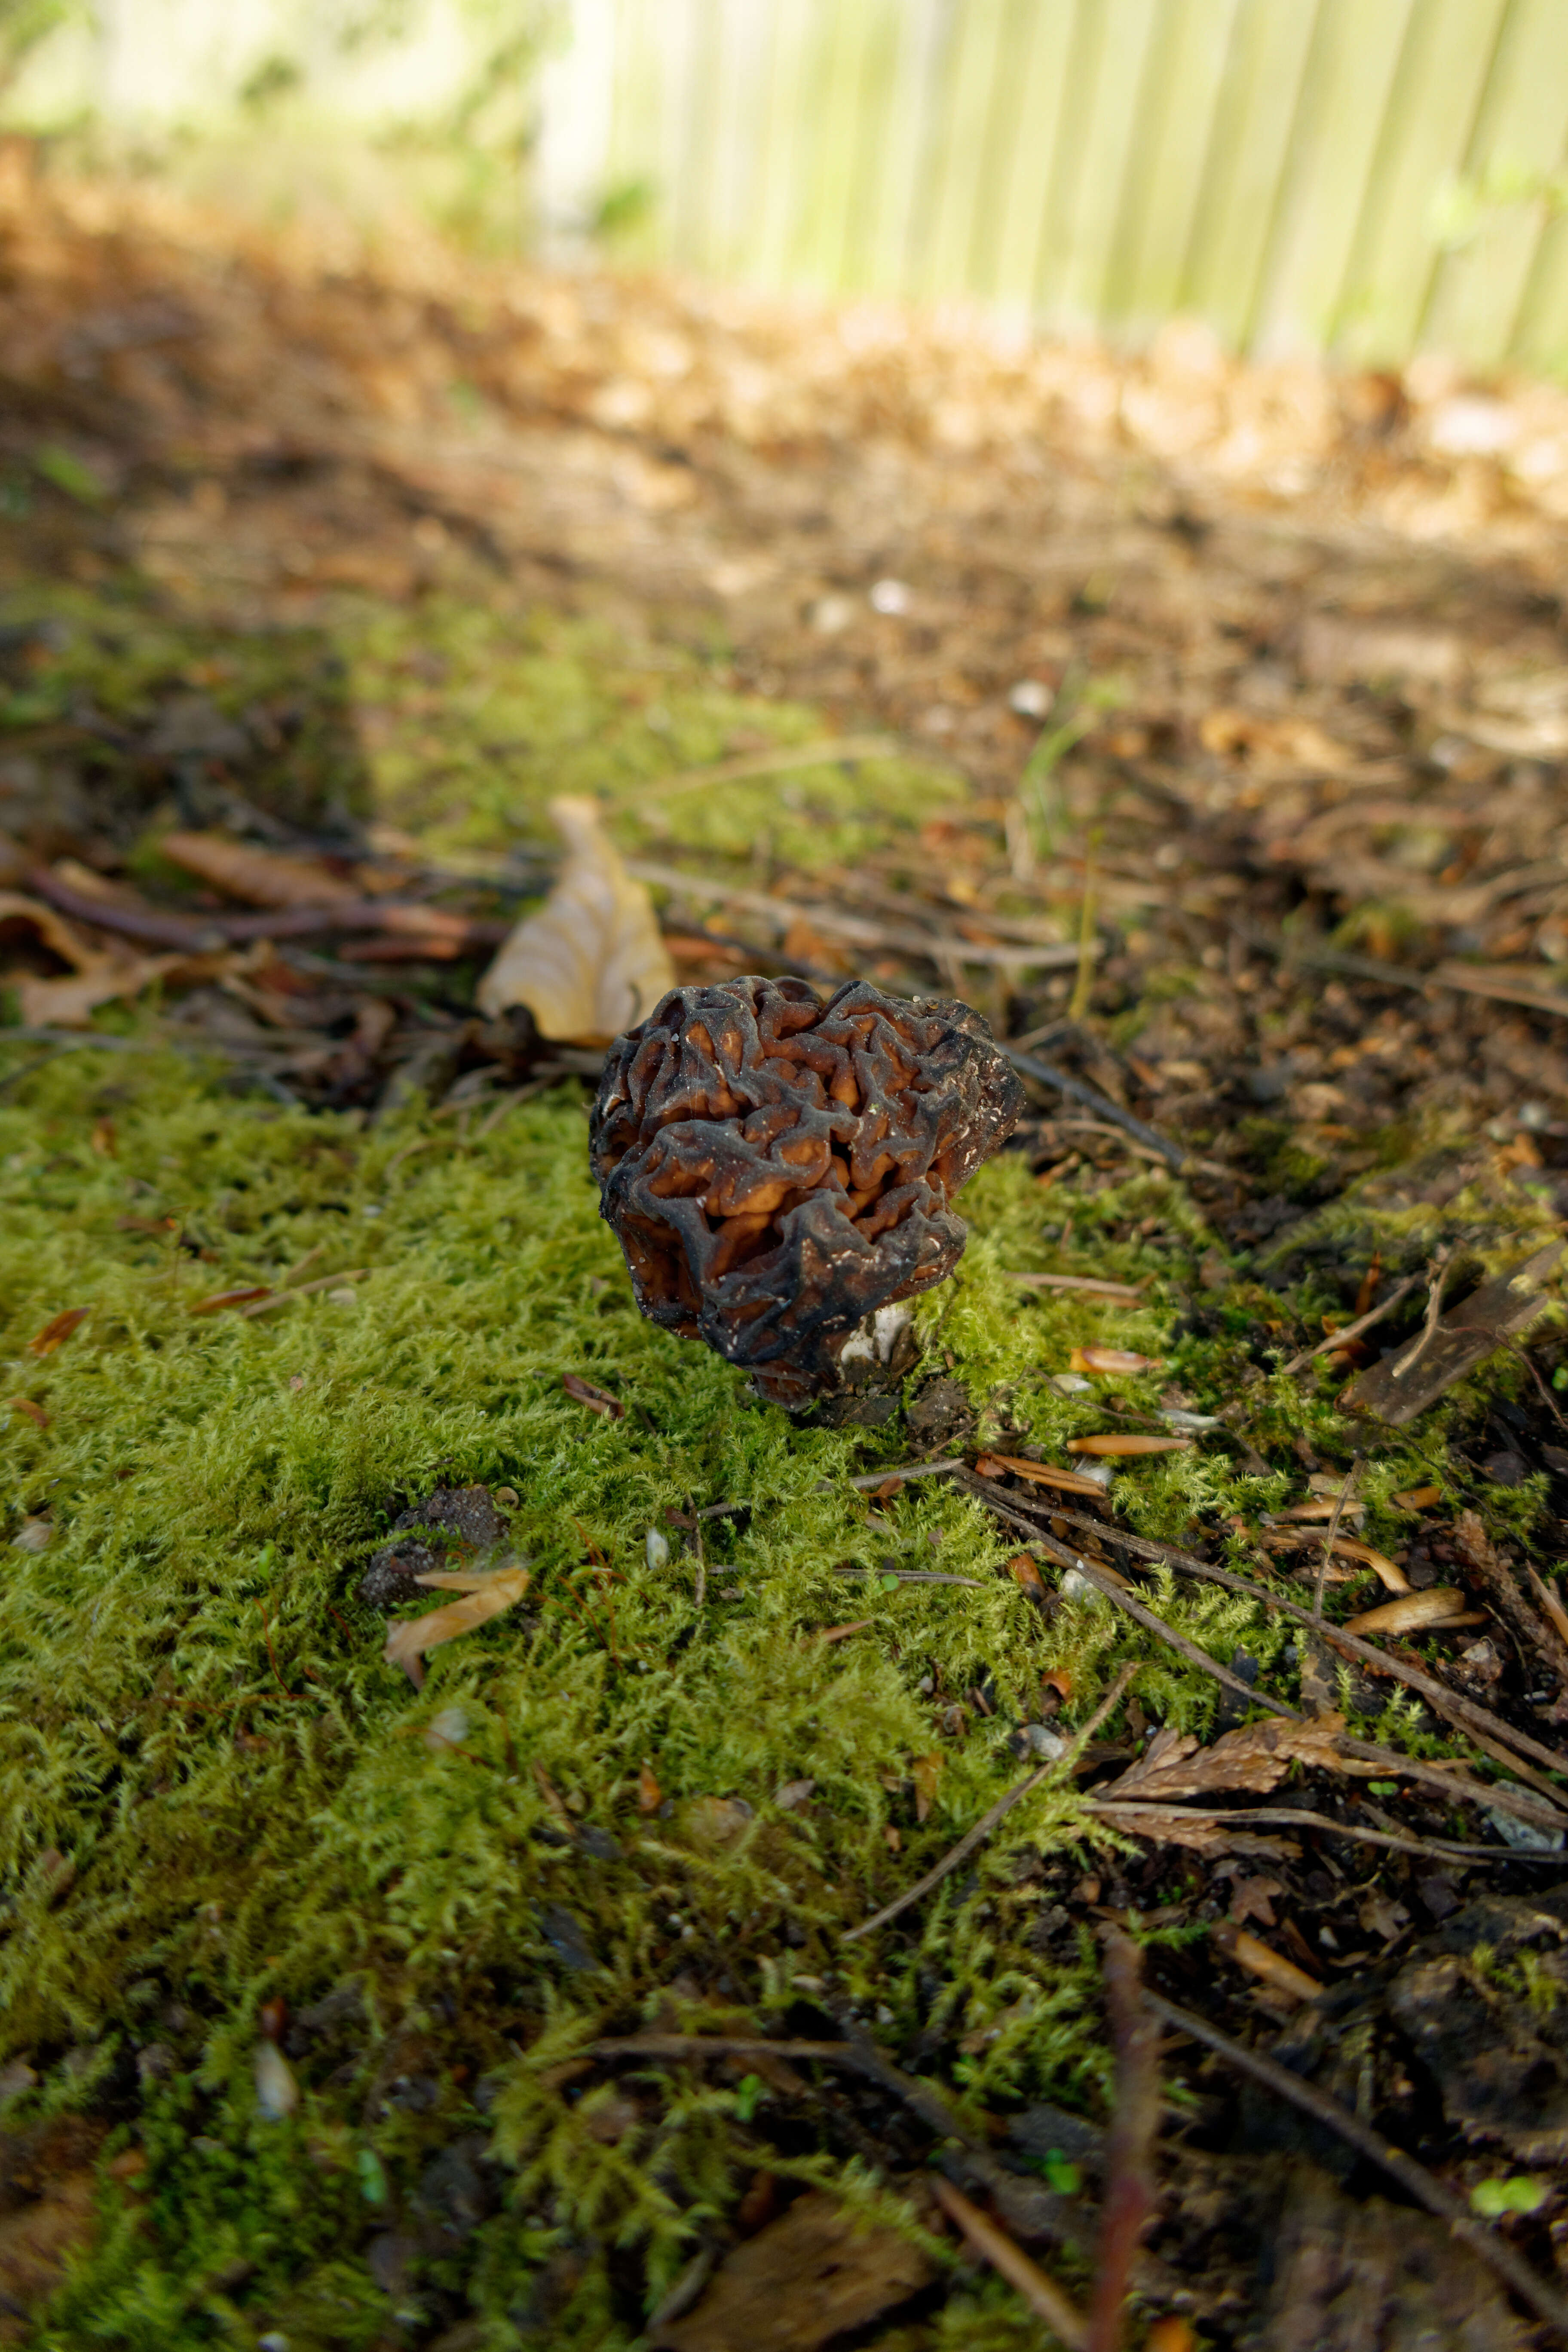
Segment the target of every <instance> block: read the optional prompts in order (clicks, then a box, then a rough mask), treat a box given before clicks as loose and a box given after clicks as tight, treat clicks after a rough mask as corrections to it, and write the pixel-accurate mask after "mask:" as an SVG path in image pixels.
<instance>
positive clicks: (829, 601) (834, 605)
mask: <svg viewBox="0 0 1568 2352" xmlns="http://www.w3.org/2000/svg"><path fill="white" fill-rule="evenodd" d="M854 618H855V604H854V600H853V599H852V598H851V597H848V596H819V597H818V598H817V600H816V604H814V605H813V606H812V607H811V610H810V612H809V613H808V614H806V619H807V620H808V621H809V622H810V623H811V625H812V627H813V628H814V629H815V630H816V633H817V635H819V636H824V637H836V636H837V635H839V633H840V631H842V630H844V629H847V627H848V626H849V625H850V623H851V622H852V621H853V620H854Z"/></svg>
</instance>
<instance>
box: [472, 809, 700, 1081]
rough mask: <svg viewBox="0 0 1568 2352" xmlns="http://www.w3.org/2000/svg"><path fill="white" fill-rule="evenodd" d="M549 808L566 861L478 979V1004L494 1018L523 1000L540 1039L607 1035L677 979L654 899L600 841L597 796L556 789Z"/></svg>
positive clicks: (636, 1017)
mask: <svg viewBox="0 0 1568 2352" xmlns="http://www.w3.org/2000/svg"><path fill="white" fill-rule="evenodd" d="M550 814H551V815H552V817H553V818H554V820H555V823H556V825H557V827H558V828H559V830H560V832H561V834H562V835H563V837H564V840H565V843H566V862H565V864H564V865H563V867H562V869H561V874H560V877H559V879H558V880H557V882H556V885H555V887H554V889H553V890H552V892H551V894H550V896H549V898H547V899H546V900H545V902H544V904H543V906H542V907H541V908H538V910H537V911H536V912H535V913H533V914H531V915H525V916H524V917H523V919H522V920H521V923H519V924H518V926H517V929H515V930H514V931H513V932H512V934H511V937H510V939H509V940H507V941H506V944H505V945H504V946H503V947H502V949H501V950H500V954H499V955H498V956H497V957H496V960H495V961H494V963H492V964H491V966H490V968H489V971H487V972H486V974H485V976H484V978H483V979H482V980H481V981H480V982H479V988H478V990H477V992H476V994H477V999H478V1003H479V1010H480V1011H481V1012H482V1013H486V1014H488V1015H489V1018H490V1019H492V1020H493V1019H495V1018H496V1016H497V1015H498V1014H500V1013H504V1012H505V1011H506V1010H507V1008H508V1006H509V1005H513V1004H525V1005H526V1006H527V1007H528V1009H529V1011H530V1013H532V1015H533V1020H534V1025H535V1027H536V1028H537V1029H538V1031H539V1034H540V1035H541V1036H542V1037H551V1038H555V1039H561V1040H571V1039H575V1040H578V1041H580V1042H582V1043H584V1044H587V1043H595V1044H602V1043H607V1042H608V1041H609V1040H610V1039H611V1038H612V1037H617V1036H619V1035H620V1034H621V1033H622V1031H623V1030H626V1029H632V1028H635V1027H636V1026H637V1023H638V1022H639V1021H641V1020H642V1019H643V1018H644V1017H645V1015H647V1013H651V1012H652V1011H653V1008H654V1006H655V1005H656V1004H657V1003H658V1000H659V998H660V997H661V996H663V995H664V994H665V993H666V992H667V991H668V990H669V989H671V988H673V987H674V986H675V966H674V964H673V963H672V962H671V961H670V960H669V955H668V951H667V950H666V948H665V944H664V941H663V940H662V939H661V938H660V936H659V929H658V921H657V919H656V918H655V915H654V911H653V902H652V900H651V899H650V898H649V897H648V895H647V890H646V889H645V888H644V887H643V885H642V884H641V883H640V882H634V881H633V880H632V878H631V877H630V876H629V875H628V874H627V872H626V867H625V866H623V865H622V863H621V860H620V857H619V856H618V855H617V853H616V850H615V849H614V848H613V847H612V845H611V844H610V843H609V842H608V841H607V840H606V838H605V833H604V830H603V828H602V826H601V824H600V823H599V812H598V809H597V807H596V805H595V803H594V802H593V801H590V800H580V799H574V798H571V797H568V796H563V797H562V798H560V799H557V800H553V801H552V803H550Z"/></svg>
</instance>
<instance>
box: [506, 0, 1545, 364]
mask: <svg viewBox="0 0 1568 2352" xmlns="http://www.w3.org/2000/svg"><path fill="white" fill-rule="evenodd" d="M573 13H574V19H575V40H574V46H573V47H572V48H571V49H570V50H569V51H568V52H567V53H565V54H564V55H563V56H562V57H561V58H559V59H558V60H557V62H556V63H555V64H554V65H553V66H552V68H551V69H550V72H549V73H548V75H547V77H546V82H545V89H544V97H543V108H544V126H543V127H544V140H543V149H542V182H543V193H544V198H545V202H546V205H547V207H548V208H549V209H550V210H551V211H552V214H553V215H554V217H555V218H556V219H557V220H558V221H559V220H561V219H563V217H564V216H565V215H568V214H570V213H572V212H574V211H575V213H576V214H577V215H578V216H579V218H585V217H587V216H588V215H591V214H592V212H593V210H594V208H595V206H596V207H598V208H599V212H600V215H601V216H602V217H603V219H604V220H605V222H606V224H613V223H616V222H617V221H618V222H619V223H620V224H622V228H621V234H622V236H623V237H624V238H625V241H626V251H627V252H628V254H629V255H631V256H635V257H638V258H646V259H648V260H655V261H658V262H662V263H673V264H675V265H676V266H678V267H682V268H691V269H695V270H698V271H701V272H704V273H707V274H709V275H711V276H713V277H716V278H730V279H740V280H744V281H748V282H752V283H759V284H763V285H768V286H772V287H777V288H782V289H810V290H816V291H820V292H826V293H850V292H865V293H870V294H883V295H893V296H899V297H902V298H906V299H917V300H926V301H930V300H939V299H944V298H949V297H955V296H956V297H963V298H968V299H978V300H980V301H982V302H984V303H987V304H990V305H994V307H996V308H997V309H998V310H1003V311H1004V312H1007V313H1012V314H1015V315H1016V316H1017V317H1018V318H1019V319H1020V320H1027V321H1029V322H1030V323H1032V324H1034V325H1037V326H1040V327H1044V328H1047V329H1051V330H1057V331H1068V332H1079V331H1098V332H1107V333H1110V334H1112V335H1115V336H1118V337H1121V338H1128V339H1135V338H1139V337H1142V336H1144V335H1146V334H1147V333H1149V332H1150V331H1152V329H1153V328H1154V327H1156V326H1157V325H1158V324H1159V322H1160V321H1161V320H1163V319H1167V318H1170V317H1172V316H1173V315H1186V316H1194V317H1197V318H1201V319H1205V320H1208V321H1210V322H1211V323H1212V324H1213V326H1214V327H1215V329H1216V330H1217V331H1218V332H1219V333H1220V335H1221V336H1222V337H1223V338H1224V340H1225V341H1226V343H1227V344H1230V345H1233V346H1235V347H1237V348H1240V349H1244V350H1249V351H1252V352H1259V353H1262V354H1265V355H1271V354H1275V353H1279V352H1300V351H1329V352H1333V353H1335V354H1337V355H1339V356H1341V357H1342V358H1344V359H1346V360H1350V361H1354V362H1365V363H1376V362H1396V361H1400V360H1403V359H1405V357H1407V356H1408V355H1409V354H1410V353H1411V352H1415V351H1417V350H1421V349H1427V348H1435V349H1440V350H1443V351H1447V352H1453V353H1455V354H1457V355H1458V356H1459V357H1461V358H1463V359H1465V360H1467V361H1469V362H1475V363H1477V364H1479V365H1483V366H1485V365H1489V364H1493V363H1496V362H1503V361H1516V362H1522V363H1523V364H1525V365H1527V366H1531V367H1533V368H1537V369H1549V370H1555V371H1562V370H1568V0H574V11H573Z"/></svg>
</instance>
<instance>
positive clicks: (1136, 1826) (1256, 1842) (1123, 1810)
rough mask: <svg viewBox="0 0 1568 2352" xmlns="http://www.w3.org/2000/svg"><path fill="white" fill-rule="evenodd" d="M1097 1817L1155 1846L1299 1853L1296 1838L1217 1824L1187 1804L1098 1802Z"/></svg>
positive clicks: (1278, 1857)
mask: <svg viewBox="0 0 1568 2352" xmlns="http://www.w3.org/2000/svg"><path fill="white" fill-rule="evenodd" d="M1093 1811H1094V1817H1095V1819H1096V1821H1098V1822H1104V1824H1105V1826H1106V1828H1107V1829H1110V1830H1117V1831H1120V1832H1121V1835H1122V1836H1123V1837H1142V1838H1148V1839H1149V1840H1150V1841H1151V1842H1152V1843H1153V1844H1154V1845H1182V1846H1185V1847H1187V1848H1188V1850H1189V1851H1190V1852H1191V1853H1203V1854H1213V1855H1216V1856H1217V1855H1219V1854H1222V1853H1245V1854H1255V1855H1257V1856H1258V1858H1259V1859H1260V1860H1262V1859H1267V1860H1268V1861H1270V1862H1284V1861H1288V1860H1289V1858H1290V1857H1291V1856H1292V1855H1294V1854H1299V1853H1300V1851H1301V1849H1300V1845H1299V1844H1298V1843H1297V1842H1296V1840H1295V1839H1294V1838H1288V1837H1282V1836H1280V1835H1279V1833H1278V1832H1274V1833H1272V1834H1268V1835H1266V1834H1265V1833H1263V1832H1261V1831H1258V1830H1249V1829H1247V1828H1246V1827H1245V1826H1244V1825H1243V1824H1242V1823H1240V1822H1231V1821H1216V1820H1215V1817H1214V1815H1213V1814H1212V1813H1205V1812H1202V1811H1195V1810H1194V1811H1191V1812H1189V1811H1187V1809H1186V1807H1185V1806H1184V1805H1113V1804H1111V1803H1110V1802H1109V1801H1105V1802H1101V1801H1099V1800H1098V1799H1097V1800H1096V1801H1095V1803H1094V1807H1093Z"/></svg>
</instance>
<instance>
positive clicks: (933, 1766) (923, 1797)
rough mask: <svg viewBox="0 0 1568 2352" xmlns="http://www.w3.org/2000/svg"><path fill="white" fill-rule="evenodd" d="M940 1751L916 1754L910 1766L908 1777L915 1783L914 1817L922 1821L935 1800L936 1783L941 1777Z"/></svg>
mask: <svg viewBox="0 0 1568 2352" xmlns="http://www.w3.org/2000/svg"><path fill="white" fill-rule="evenodd" d="M941 1778H942V1756H941V1753H940V1751H939V1752H938V1753H936V1754H934V1755H931V1756H917V1757H916V1758H915V1760H914V1762H913V1763H912V1764H911V1765H910V1780H912V1781H913V1782H914V1784H915V1819H916V1821H917V1822H923V1821H924V1820H925V1819H926V1816H927V1815H928V1814H929V1813H930V1811H931V1807H932V1805H933V1804H934V1803H935V1801H936V1784H937V1782H938V1781H939V1780H941Z"/></svg>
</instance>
